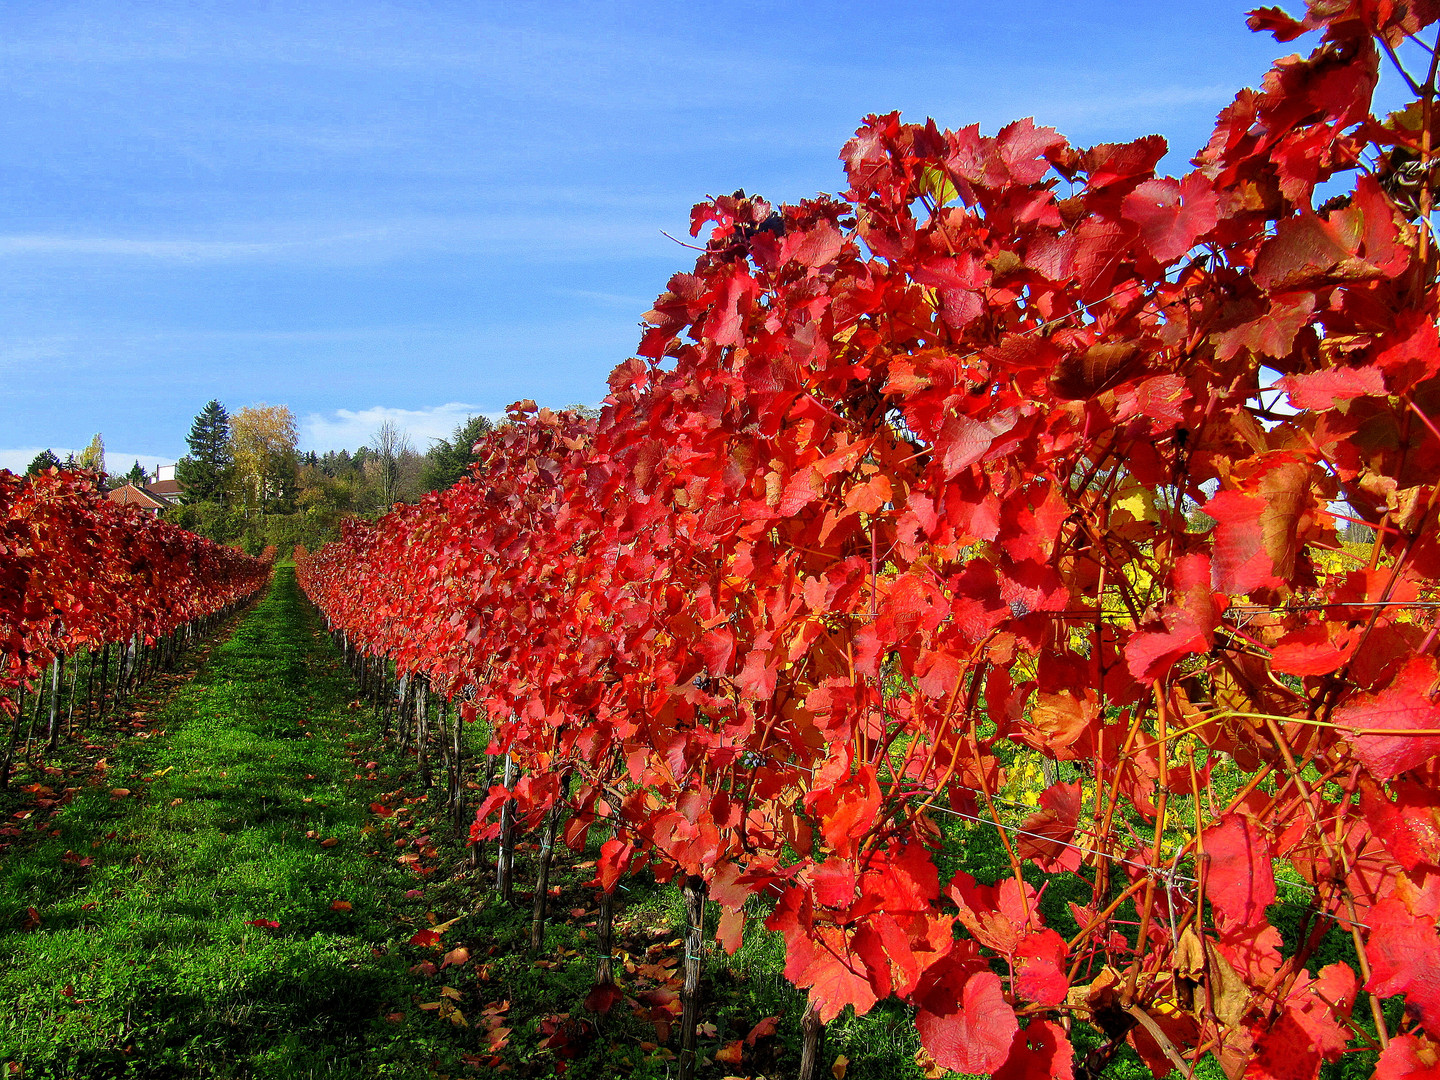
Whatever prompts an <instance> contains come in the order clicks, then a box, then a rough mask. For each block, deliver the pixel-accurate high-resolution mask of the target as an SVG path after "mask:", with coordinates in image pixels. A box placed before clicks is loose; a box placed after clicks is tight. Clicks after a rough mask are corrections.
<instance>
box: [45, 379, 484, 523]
mask: <svg viewBox="0 0 1440 1080" xmlns="http://www.w3.org/2000/svg"><path fill="white" fill-rule="evenodd" d="M492 426H493V425H492V424H491V422H490V420H489V419H488V418H486V417H484V416H472V417H470V418H468V419H467V420H466V421H465V422H464V423H462V424H460V425H458V426H457V427H456V428H455V430H454V432H453V433H452V434H451V436H450V438H448V439H435V440H433V445H432V446H430V447H429V448H428V449H427V450H426V451H424V452H423V453H422V452H420V451H419V450H417V449H416V448H415V446H414V445H413V443H412V442H411V441H410V438H409V436H407V435H405V434H404V433H403V432H401V431H400V430H399V429H398V428H397V427H396V426H395V424H393V423H392V422H390V421H388V420H387V421H386V422H384V423H383V424H381V425H380V427H379V428H378V429H377V430H376V431H375V432H374V434H373V435H372V436H371V438H370V443H371V444H372V445H367V446H361V447H360V448H359V449H357V450H355V451H354V452H353V453H352V452H350V451H348V450H329V451H326V452H325V453H323V454H317V453H315V452H314V451H309V452H304V453H302V452H301V451H300V450H299V430H298V428H297V425H296V423H295V416H294V414H293V413H292V412H291V411H290V409H289V408H288V407H287V406H285V405H265V404H261V405H254V406H250V407H248V408H244V409H241V410H239V411H238V412H236V413H235V414H234V415H233V416H232V415H231V414H230V413H229V412H228V411H227V410H226V408H225V406H224V405H222V404H221V403H220V402H219V401H213V400H212V401H210V402H208V403H207V404H206V405H205V407H204V408H203V409H201V411H200V412H199V414H198V415H197V416H196V417H195V420H194V422H193V423H192V424H191V425H190V434H189V435H188V436H186V440H185V441H186V444H187V446H188V447H189V453H187V454H186V455H185V456H184V457H183V458H181V459H180V461H179V462H178V463H177V464H176V467H175V478H176V479H177V480H178V481H179V482H180V485H181V487H183V488H184V493H183V495H182V496H181V504H180V505H178V506H174V507H171V508H170V509H169V510H167V511H165V517H166V518H167V519H168V520H171V521H174V522H175V523H176V524H178V525H181V526H182V527H184V528H187V529H190V530H191V531H192V532H196V533H199V534H200V535H202V536H208V537H210V538H212V539H214V540H218V541H220V542H222V543H227V544H234V545H237V546H239V547H242V548H244V549H245V550H247V551H250V552H259V551H261V550H263V549H264V548H265V547H266V546H268V545H270V544H274V545H275V546H276V547H277V548H279V549H280V550H281V551H282V552H283V551H288V550H289V549H291V548H293V547H294V546H295V545H296V544H304V545H305V546H306V547H308V548H310V549H312V550H314V549H315V548H317V547H318V546H319V545H320V544H323V543H324V542H325V541H327V540H329V539H332V538H333V537H334V536H336V535H338V532H339V523H340V522H341V520H343V519H344V518H346V517H349V516H354V515H358V516H363V517H379V516H380V515H381V514H383V513H385V512H386V511H388V510H389V509H390V507H391V506H393V505H394V504H395V503H397V502H415V501H417V500H418V499H419V498H420V497H421V496H422V495H424V494H425V493H426V492H429V491H438V490H440V489H442V488H446V487H449V486H450V485H451V484H454V483H455V482H456V481H457V480H459V479H460V478H461V477H462V476H464V475H465V473H466V470H468V469H469V468H470V466H471V464H473V462H474V460H475V458H474V453H473V449H472V448H473V447H474V445H475V443H476V442H477V441H478V440H479V439H480V438H481V437H483V436H484V435H485V434H486V433H487V432H489V431H490V430H491V428H492ZM52 467H55V468H66V467H70V468H88V469H91V470H92V471H94V472H96V473H97V474H98V475H100V476H101V477H102V480H103V482H105V483H106V484H107V486H109V487H119V486H121V485H123V484H125V483H127V482H128V483H135V484H137V485H141V486H143V485H144V484H145V483H146V481H147V476H146V473H145V470H144V469H143V468H142V467H141V465H140V463H139V462H138V461H137V462H135V464H134V465H133V466H132V467H131V469H130V471H129V472H127V473H125V474H123V475H115V476H106V474H105V451H104V443H103V441H102V440H101V437H100V436H99V435H96V436H95V438H94V439H93V440H92V442H91V444H90V446H89V447H87V448H86V450H85V451H82V453H81V454H79V455H73V454H72V455H70V456H69V458H67V459H66V460H64V461H62V460H61V459H60V458H59V456H58V455H56V454H55V453H54V452H52V451H50V450H44V451H42V452H41V453H39V454H37V455H36V456H35V459H34V460H33V461H32V462H31V463H30V466H29V469H28V470H27V471H28V472H30V473H31V474H32V475H33V474H35V473H38V472H40V471H42V470H44V469H47V468H52Z"/></svg>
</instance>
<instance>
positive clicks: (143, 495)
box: [105, 484, 170, 517]
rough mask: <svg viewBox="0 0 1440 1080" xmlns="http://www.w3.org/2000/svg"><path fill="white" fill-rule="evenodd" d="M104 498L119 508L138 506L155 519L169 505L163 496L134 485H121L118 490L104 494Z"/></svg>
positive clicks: (114, 489)
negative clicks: (119, 506)
mask: <svg viewBox="0 0 1440 1080" xmlns="http://www.w3.org/2000/svg"><path fill="white" fill-rule="evenodd" d="M105 497H106V498H107V499H109V500H110V501H111V502H117V503H119V504H120V505H121V506H138V507H139V508H140V509H141V510H148V511H149V512H150V513H151V514H153V515H154V516H155V517H159V516H160V513H161V511H163V510H164V509H165V508H166V507H168V506H169V505H170V503H169V502H167V501H166V500H165V499H164V497H163V496H160V495H157V494H155V492H153V491H151V490H150V488H149V487H139V486H137V485H135V484H123V485H121V486H120V487H118V488H113V489H111V490H110V491H108V492H106V494H105Z"/></svg>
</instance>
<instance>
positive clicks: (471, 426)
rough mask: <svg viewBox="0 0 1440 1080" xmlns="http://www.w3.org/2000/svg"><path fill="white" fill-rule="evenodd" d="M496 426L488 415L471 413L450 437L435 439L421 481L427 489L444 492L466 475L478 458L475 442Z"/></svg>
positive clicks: (426, 458) (427, 456)
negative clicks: (472, 414)
mask: <svg viewBox="0 0 1440 1080" xmlns="http://www.w3.org/2000/svg"><path fill="white" fill-rule="evenodd" d="M494 429H495V425H494V424H492V423H491V422H490V418H489V417H487V416H472V417H470V418H469V419H468V420H466V421H465V422H464V423H463V424H460V425H459V426H458V427H456V429H455V433H454V434H453V435H452V436H451V437H450V438H449V439H436V440H435V445H434V446H432V447H430V450H429V452H428V453H427V454H426V455H425V470H424V472H423V473H422V474H421V484H422V485H423V487H424V489H425V490H426V491H443V490H444V489H445V488H448V487H449V486H450V485H452V484H454V483H455V481H457V480H459V479H460V478H461V477H462V476H464V475H465V470H466V469H468V468H469V467H470V465H471V463H472V462H473V461H475V450H474V447H475V444H476V443H477V442H479V441H480V440H481V439H483V438H484V437H485V436H486V435H488V434H489V433H490V432H491V431H493V430H494Z"/></svg>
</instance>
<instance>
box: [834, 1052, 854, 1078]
mask: <svg viewBox="0 0 1440 1080" xmlns="http://www.w3.org/2000/svg"><path fill="white" fill-rule="evenodd" d="M849 1067H850V1059H849V1058H848V1057H846V1056H845V1055H844V1054H841V1055H840V1056H839V1057H837V1058H836V1059H835V1064H834V1065H831V1066H830V1075H831V1076H833V1077H835V1080H845V1070H846V1069H848V1068H849Z"/></svg>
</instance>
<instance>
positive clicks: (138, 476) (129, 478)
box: [124, 460, 145, 487]
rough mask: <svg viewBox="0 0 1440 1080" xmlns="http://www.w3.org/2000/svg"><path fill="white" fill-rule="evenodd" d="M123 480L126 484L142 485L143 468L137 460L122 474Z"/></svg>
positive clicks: (143, 478)
mask: <svg viewBox="0 0 1440 1080" xmlns="http://www.w3.org/2000/svg"><path fill="white" fill-rule="evenodd" d="M124 482H125V483H127V484H134V485H135V486H136V487H143V486H144V484H145V468H144V466H142V465H141V464H140V462H139V461H138V460H137V461H136V462H135V464H134V465H131V466H130V471H129V472H127V473H126V474H125V476H124Z"/></svg>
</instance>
